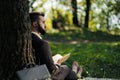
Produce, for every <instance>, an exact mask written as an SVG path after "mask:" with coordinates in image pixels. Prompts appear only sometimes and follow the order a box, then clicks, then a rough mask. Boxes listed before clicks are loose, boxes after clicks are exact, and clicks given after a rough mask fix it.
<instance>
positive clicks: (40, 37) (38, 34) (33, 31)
mask: <svg viewBox="0 0 120 80" xmlns="http://www.w3.org/2000/svg"><path fill="white" fill-rule="evenodd" d="M32 33H33V34H35V35H36V36H38V37H39V38H40V39H42V37H41V36H40V34H38V33H36V32H34V31H32Z"/></svg>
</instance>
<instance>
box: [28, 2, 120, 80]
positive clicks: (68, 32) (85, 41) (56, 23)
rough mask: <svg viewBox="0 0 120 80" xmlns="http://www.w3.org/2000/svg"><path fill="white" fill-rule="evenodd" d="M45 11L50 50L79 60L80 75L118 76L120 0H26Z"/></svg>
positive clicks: (30, 4) (39, 10)
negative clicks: (69, 54)
mask: <svg viewBox="0 0 120 80" xmlns="http://www.w3.org/2000/svg"><path fill="white" fill-rule="evenodd" d="M29 2H30V3H29V6H30V12H32V11H38V12H43V13H45V19H46V25H47V34H46V35H45V36H43V37H44V38H45V39H46V40H48V41H49V43H50V45H51V48H52V53H53V55H55V54H58V53H59V54H62V55H65V54H67V53H71V56H70V58H69V59H68V60H67V61H66V62H65V63H63V64H67V65H68V66H70V67H71V65H72V62H73V61H78V62H79V64H80V65H81V66H82V67H83V74H82V77H83V78H84V77H98V78H117V79H118V78H119V79H120V49H119V47H120V0H29Z"/></svg>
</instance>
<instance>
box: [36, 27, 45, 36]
mask: <svg viewBox="0 0 120 80" xmlns="http://www.w3.org/2000/svg"><path fill="white" fill-rule="evenodd" d="M38 31H39V32H40V33H41V34H42V35H45V33H46V31H45V30H44V29H42V28H41V26H38Z"/></svg>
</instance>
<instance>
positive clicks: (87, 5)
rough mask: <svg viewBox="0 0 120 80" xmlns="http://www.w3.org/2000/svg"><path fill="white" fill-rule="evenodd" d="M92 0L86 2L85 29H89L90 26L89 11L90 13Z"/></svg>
mask: <svg viewBox="0 0 120 80" xmlns="http://www.w3.org/2000/svg"><path fill="white" fill-rule="evenodd" d="M90 5H91V4H90V0H86V11H85V12H86V16H85V24H84V27H85V28H88V25H89V11H90Z"/></svg>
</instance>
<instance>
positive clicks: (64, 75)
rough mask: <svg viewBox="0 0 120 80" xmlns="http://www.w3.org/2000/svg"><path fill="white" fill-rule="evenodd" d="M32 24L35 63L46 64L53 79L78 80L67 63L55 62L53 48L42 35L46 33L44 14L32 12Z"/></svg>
mask: <svg viewBox="0 0 120 80" xmlns="http://www.w3.org/2000/svg"><path fill="white" fill-rule="evenodd" d="M30 19H31V24H32V46H33V49H34V52H35V54H34V55H35V63H36V64H38V65H41V64H46V66H47V68H48V70H49V72H50V74H51V75H52V80H77V76H76V73H75V71H72V70H71V69H69V68H68V67H67V66H66V65H56V64H54V62H53V59H52V54H51V49H50V46H49V44H48V42H47V41H45V40H43V39H42V37H41V36H40V35H44V34H45V33H46V24H45V19H44V14H41V13H38V12H32V13H30Z"/></svg>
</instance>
